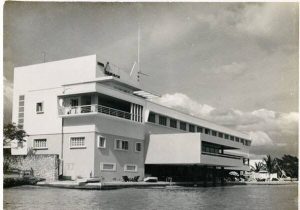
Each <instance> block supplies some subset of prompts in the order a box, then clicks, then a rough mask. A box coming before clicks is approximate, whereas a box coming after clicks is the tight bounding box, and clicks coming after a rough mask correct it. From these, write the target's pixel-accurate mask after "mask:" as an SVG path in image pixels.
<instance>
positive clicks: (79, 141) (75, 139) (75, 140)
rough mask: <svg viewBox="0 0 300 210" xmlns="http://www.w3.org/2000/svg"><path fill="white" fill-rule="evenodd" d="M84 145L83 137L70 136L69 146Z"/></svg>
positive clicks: (81, 146)
mask: <svg viewBox="0 0 300 210" xmlns="http://www.w3.org/2000/svg"><path fill="white" fill-rule="evenodd" d="M84 147H85V137H71V138H70V148H84Z"/></svg>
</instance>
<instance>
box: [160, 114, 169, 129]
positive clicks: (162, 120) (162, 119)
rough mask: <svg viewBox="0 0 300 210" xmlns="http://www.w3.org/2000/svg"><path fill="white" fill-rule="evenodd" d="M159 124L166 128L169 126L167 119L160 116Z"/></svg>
mask: <svg viewBox="0 0 300 210" xmlns="http://www.w3.org/2000/svg"><path fill="white" fill-rule="evenodd" d="M159 124H160V125H164V126H166V125H167V118H166V117H164V116H161V115H159Z"/></svg>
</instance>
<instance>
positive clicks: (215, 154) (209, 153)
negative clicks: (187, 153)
mask: <svg viewBox="0 0 300 210" xmlns="http://www.w3.org/2000/svg"><path fill="white" fill-rule="evenodd" d="M201 154H202V155H211V156H218V157H225V158H232V159H241V158H242V156H237V155H229V154H221V153H211V152H202V153H201Z"/></svg>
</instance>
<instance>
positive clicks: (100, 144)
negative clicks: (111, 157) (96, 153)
mask: <svg viewBox="0 0 300 210" xmlns="http://www.w3.org/2000/svg"><path fill="white" fill-rule="evenodd" d="M105 147H106V138H105V137H103V136H98V148H105Z"/></svg>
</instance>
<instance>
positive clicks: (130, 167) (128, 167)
mask: <svg viewBox="0 0 300 210" xmlns="http://www.w3.org/2000/svg"><path fill="white" fill-rule="evenodd" d="M137 168H138V167H137V165H133V164H125V166H124V171H127V172H137Z"/></svg>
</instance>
